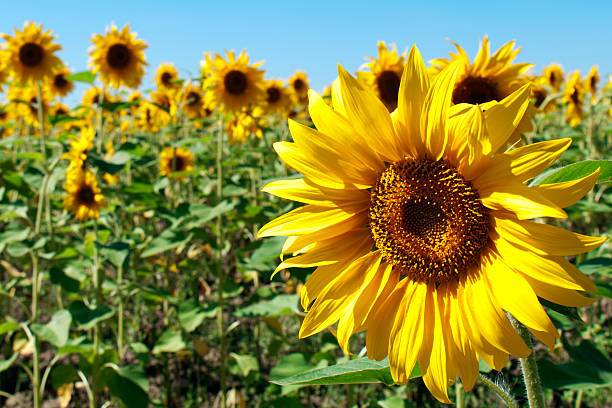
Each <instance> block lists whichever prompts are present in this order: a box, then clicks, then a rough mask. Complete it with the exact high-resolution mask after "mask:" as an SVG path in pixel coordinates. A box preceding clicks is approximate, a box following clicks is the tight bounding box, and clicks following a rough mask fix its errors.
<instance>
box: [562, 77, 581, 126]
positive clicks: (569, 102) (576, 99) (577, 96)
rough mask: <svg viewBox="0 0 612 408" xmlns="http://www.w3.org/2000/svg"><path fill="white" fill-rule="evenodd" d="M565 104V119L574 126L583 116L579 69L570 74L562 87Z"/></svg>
mask: <svg viewBox="0 0 612 408" xmlns="http://www.w3.org/2000/svg"><path fill="white" fill-rule="evenodd" d="M563 103H564V104H565V121H566V122H567V123H569V125H570V126H572V127H575V126H578V125H579V124H580V122H582V119H583V118H584V84H583V83H582V81H581V79H580V71H576V72H574V73H573V74H572V76H571V77H570V79H569V80H568V81H567V83H566V84H565V88H564V89H563Z"/></svg>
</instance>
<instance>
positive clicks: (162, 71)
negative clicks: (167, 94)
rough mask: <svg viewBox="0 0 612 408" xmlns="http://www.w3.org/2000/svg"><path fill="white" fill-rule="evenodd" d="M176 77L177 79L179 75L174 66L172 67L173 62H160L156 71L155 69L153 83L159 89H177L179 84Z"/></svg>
mask: <svg viewBox="0 0 612 408" xmlns="http://www.w3.org/2000/svg"><path fill="white" fill-rule="evenodd" d="M177 79H179V75H178V72H177V70H176V68H174V64H171V63H166V64H160V66H159V67H158V68H157V71H155V84H156V85H157V88H159V89H164V90H166V91H176V90H178V89H179V88H180V87H181V85H180V84H179V83H178V82H177V81H176V80H177Z"/></svg>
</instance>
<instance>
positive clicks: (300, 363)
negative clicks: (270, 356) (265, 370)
mask: <svg viewBox="0 0 612 408" xmlns="http://www.w3.org/2000/svg"><path fill="white" fill-rule="evenodd" d="M313 368H314V366H313V365H312V364H309V363H308V361H306V358H305V357H304V355H303V354H302V353H292V354H288V355H286V356H284V357H283V358H281V359H280V361H279V362H278V364H277V365H275V366H274V367H273V368H272V370H270V381H275V380H282V379H283V378H287V377H290V376H292V375H296V374H299V373H303V372H305V371H308V370H312V369H313Z"/></svg>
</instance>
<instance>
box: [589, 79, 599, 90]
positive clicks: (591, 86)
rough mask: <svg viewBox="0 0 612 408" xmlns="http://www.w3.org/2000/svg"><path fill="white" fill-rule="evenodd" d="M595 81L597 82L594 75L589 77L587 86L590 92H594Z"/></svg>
mask: <svg viewBox="0 0 612 408" xmlns="http://www.w3.org/2000/svg"><path fill="white" fill-rule="evenodd" d="M597 82H599V81H598V79H597V77H596V76H595V75H592V76H591V78H590V79H589V88H590V89H591V92H595V89H596V88H597Z"/></svg>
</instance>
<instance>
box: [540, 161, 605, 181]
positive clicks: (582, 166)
mask: <svg viewBox="0 0 612 408" xmlns="http://www.w3.org/2000/svg"><path fill="white" fill-rule="evenodd" d="M597 168H599V169H600V171H601V173H600V174H599V179H598V180H597V182H598V183H609V182H612V160H585V161H581V162H577V163H572V164H569V165H567V166H564V167H560V168H557V169H552V170H549V171H547V172H545V173H542V174H540V175H539V176H538V177H536V178H534V179H533V181H532V182H531V183H530V185H531V186H538V185H540V184H551V183H560V182H563V181H570V180H576V179H579V178H582V177H586V176H588V175H589V174H591V173H593V172H594V171H595V170H597Z"/></svg>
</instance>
